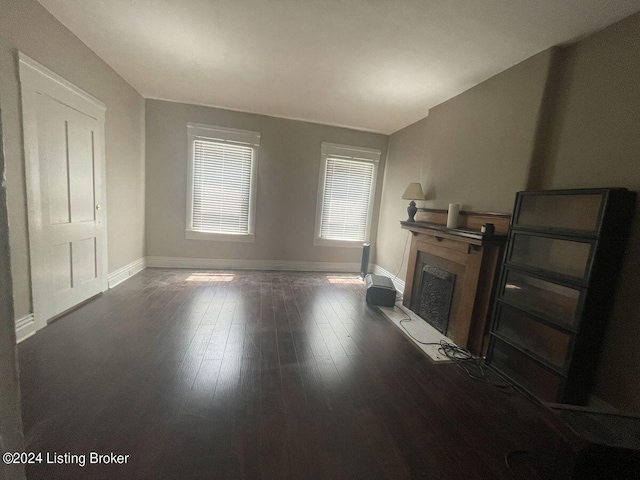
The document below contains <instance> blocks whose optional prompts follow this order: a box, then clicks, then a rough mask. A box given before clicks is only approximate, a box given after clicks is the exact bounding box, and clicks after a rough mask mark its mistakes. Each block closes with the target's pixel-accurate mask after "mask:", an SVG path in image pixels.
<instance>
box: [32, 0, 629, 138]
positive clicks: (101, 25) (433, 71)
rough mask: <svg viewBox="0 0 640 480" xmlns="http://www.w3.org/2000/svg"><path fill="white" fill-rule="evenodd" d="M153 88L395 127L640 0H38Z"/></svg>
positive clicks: (265, 110) (141, 86) (201, 100)
mask: <svg viewBox="0 0 640 480" xmlns="http://www.w3.org/2000/svg"><path fill="white" fill-rule="evenodd" d="M39 1H40V3H41V4H42V5H43V6H44V7H45V8H47V9H48V10H49V11H50V12H51V13H52V14H53V15H54V16H55V17H56V18H58V20H60V21H61V22H62V23H63V24H64V25H66V26H67V27H68V28H69V29H70V30H71V31H72V32H73V33H75V34H76V35H77V36H78V37H79V38H80V40H82V41H83V42H84V43H86V44H87V45H88V46H89V47H90V48H91V49H92V50H93V51H95V52H96V53H97V54H98V55H99V56H100V57H102V58H103V59H104V60H105V62H107V63H108V64H109V65H111V67H113V68H114V69H115V70H116V71H117V72H118V73H119V74H120V75H121V76H122V77H124V79H125V80H127V81H128V82H129V83H130V84H131V85H133V86H134V87H135V88H136V89H137V90H138V91H139V92H140V93H141V94H142V95H143V96H144V97H148V98H160V99H165V100H172V101H177V102H184V103H194V104H202V105H211V106H217V107H223V108H229V109H234V110H242V111H247V112H253V113H261V114H266V115H272V116H278V117H286V118H294V119H301V120H308V121H313V122H318V123H325V124H330V125H342V126H347V127H352V128H357V129H363V130H371V131H376V132H382V133H392V132H395V131H397V130H399V129H400V128H403V127H405V126H407V125H409V124H411V123H413V122H415V121H417V120H419V119H421V118H423V117H425V116H426V115H427V113H428V110H429V108H431V107H433V106H435V105H437V104H439V103H442V102H443V101H445V100H447V99H449V98H451V97H453V96H455V95H457V94H458V93H460V92H463V91H465V90H467V89H468V88H470V87H472V86H474V85H477V84H478V83H480V82H482V81H483V80H486V79H487V78H489V77H491V76H493V75H495V74H497V73H498V72H501V71H502V70H505V69H506V68H508V67H510V66H512V65H515V64H516V63H519V62H520V61H522V60H524V59H526V58H528V57H530V56H532V55H534V54H536V53H538V52H540V51H542V50H544V49H546V48H548V47H550V46H552V45H557V44H559V43H563V42H567V41H569V40H572V39H575V38H576V37H579V36H582V35H585V34H588V33H590V32H593V31H595V30H598V29H600V28H603V27H604V26H606V25H609V24H611V23H614V22H615V21H617V20H620V19H622V18H624V17H626V16H628V15H630V14H632V13H634V12H636V11H638V10H640V0H39Z"/></svg>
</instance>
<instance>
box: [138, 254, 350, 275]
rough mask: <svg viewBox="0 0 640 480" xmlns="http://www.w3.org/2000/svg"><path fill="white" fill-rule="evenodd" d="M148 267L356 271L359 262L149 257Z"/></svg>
mask: <svg viewBox="0 0 640 480" xmlns="http://www.w3.org/2000/svg"><path fill="white" fill-rule="evenodd" d="M147 267H151V268H153V267H155V268H196V269H197V268H203V269H205V268H206V269H213V270H288V271H295V272H340V273H355V272H358V271H359V270H360V264H359V263H334V262H298V261H293V260H239V259H223V258H188V257H154V256H151V257H147Z"/></svg>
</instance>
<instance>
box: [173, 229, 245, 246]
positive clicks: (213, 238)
mask: <svg viewBox="0 0 640 480" xmlns="http://www.w3.org/2000/svg"><path fill="white" fill-rule="evenodd" d="M185 236H186V238H187V240H208V241H210V242H240V243H253V242H254V240H255V235H254V234H252V233H249V234H238V235H236V234H232V233H211V232H200V231H198V230H185Z"/></svg>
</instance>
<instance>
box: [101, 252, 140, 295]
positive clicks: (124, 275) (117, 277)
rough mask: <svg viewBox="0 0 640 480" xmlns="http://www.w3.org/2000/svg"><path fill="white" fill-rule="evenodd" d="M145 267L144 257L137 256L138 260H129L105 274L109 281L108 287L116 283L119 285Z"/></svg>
mask: <svg viewBox="0 0 640 480" xmlns="http://www.w3.org/2000/svg"><path fill="white" fill-rule="evenodd" d="M145 268H147V259H146V257H142V258H139V259H138V260H136V261H134V262H131V263H130V264H129V265H125V266H124V267H122V268H119V269H118V270H116V271H115V272H111V273H110V274H109V275H107V281H108V282H109V288H113V287H115V286H116V285H120V284H121V283H122V282H124V281H125V280H127V279H129V278H130V277H133V276H134V275H135V274H136V273H138V272H141V271H142V270H144V269H145Z"/></svg>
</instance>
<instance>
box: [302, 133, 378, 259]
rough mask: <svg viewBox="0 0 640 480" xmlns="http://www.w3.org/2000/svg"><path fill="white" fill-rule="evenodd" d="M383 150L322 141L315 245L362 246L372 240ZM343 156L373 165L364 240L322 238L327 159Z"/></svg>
mask: <svg viewBox="0 0 640 480" xmlns="http://www.w3.org/2000/svg"><path fill="white" fill-rule="evenodd" d="M381 155H382V152H381V151H380V150H376V149H373V148H364V147H354V146H350V145H339V144H336V143H328V142H322V145H321V157H320V158H321V161H320V178H319V180H318V197H317V203H316V224H315V231H314V238H313V245H314V246H322V247H342V248H361V247H362V244H363V243H366V242H370V241H371V224H372V221H373V207H374V205H375V197H376V195H375V194H376V185H377V180H378V167H379V165H380V157H381ZM330 157H333V158H342V159H344V160H350V161H358V162H363V163H370V164H372V165H373V175H372V178H371V190H370V193H369V205H368V211H367V224H366V226H365V238H364V240H333V239H328V238H322V236H321V233H322V213H323V210H324V190H325V186H326V176H327V160H328V159H329V158H330Z"/></svg>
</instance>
